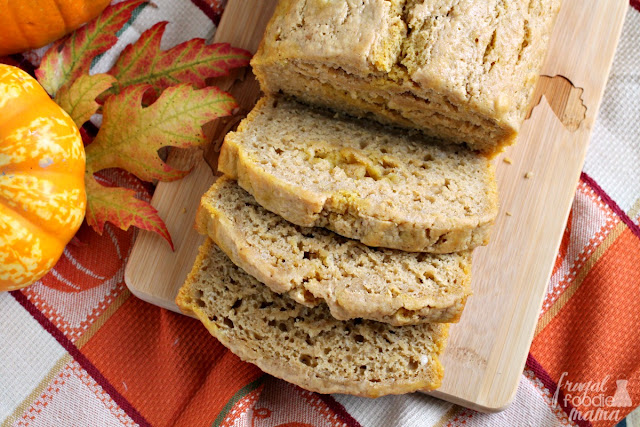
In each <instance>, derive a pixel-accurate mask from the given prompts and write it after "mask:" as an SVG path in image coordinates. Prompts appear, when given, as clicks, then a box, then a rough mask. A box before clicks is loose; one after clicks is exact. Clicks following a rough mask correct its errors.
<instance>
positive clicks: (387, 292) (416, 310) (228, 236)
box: [196, 177, 471, 326]
mask: <svg viewBox="0 0 640 427" xmlns="http://www.w3.org/2000/svg"><path fill="white" fill-rule="evenodd" d="M196 226H197V229H198V231H199V232H200V233H201V234H204V235H208V236H209V237H210V238H211V239H213V240H214V241H215V242H216V244H217V245H218V247H219V248H221V249H222V250H223V251H224V252H225V254H226V255H227V256H228V257H229V258H230V259H231V261H233V263H234V264H236V265H237V266H239V267H241V268H242V269H243V270H244V271H245V272H247V273H248V274H250V275H251V276H253V277H255V278H256V279H257V280H259V281H260V282H262V283H264V284H265V285H267V286H268V287H269V288H270V289H271V290H273V291H274V292H277V293H287V294H288V295H289V296H290V297H291V298H292V299H294V300H295V301H296V302H298V303H301V304H304V305H307V306H314V305H317V304H318V303H322V302H325V303H326V304H327V305H328V306H329V308H330V310H331V314H332V315H333V317H335V318H336V319H339V320H348V319H355V318H363V319H370V320H376V321H379V322H384V323H389V324H391V325H395V326H400V325H413V324H420V323H426V322H455V321H457V320H458V319H459V318H460V315H461V314H462V311H463V310H464V306H465V303H466V299H467V297H468V296H469V295H470V294H471V287H470V285H471V253H470V252H464V253H456V254H446V255H433V254H421V253H406V252H401V251H395V250H389V249H375V248H369V247H367V246H365V245H363V244H361V243H358V242H356V241H353V240H347V239H343V238H341V237H340V236H337V235H335V234H334V233H331V232H330V231H327V230H324V229H318V228H304V227H297V226H294V225H293V224H291V223H289V222H287V221H285V220H283V219H282V218H280V217H279V216H277V215H275V214H272V213H271V212H268V211H266V210H265V209H263V208H262V207H260V206H259V205H258V204H257V203H256V202H255V200H254V199H253V198H251V196H249V195H248V194H247V193H246V192H244V191H243V190H241V189H240V188H239V187H238V185H237V184H236V183H235V182H233V181H230V180H229V179H228V178H226V177H222V178H219V179H218V180H217V182H216V183H215V184H214V185H213V186H212V187H211V189H210V190H209V191H208V192H207V193H206V194H205V195H204V196H203V198H202V203H201V206H200V208H199V210H198V215H197V219H196Z"/></svg>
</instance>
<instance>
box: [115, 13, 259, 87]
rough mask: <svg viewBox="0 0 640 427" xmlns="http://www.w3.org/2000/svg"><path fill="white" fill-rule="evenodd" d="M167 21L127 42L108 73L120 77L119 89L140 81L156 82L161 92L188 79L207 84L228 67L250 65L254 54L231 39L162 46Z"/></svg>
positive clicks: (155, 84) (195, 84)
mask: <svg viewBox="0 0 640 427" xmlns="http://www.w3.org/2000/svg"><path fill="white" fill-rule="evenodd" d="M167 24H168V22H158V23H157V24H155V25H154V26H153V27H151V28H150V29H148V30H147V31H145V32H144V33H142V35H141V36H140V38H139V39H138V41H136V42H135V43H133V44H130V45H129V46H127V47H126V48H125V49H124V51H123V52H122V53H121V54H120V57H119V58H118V61H117V62H116V63H115V65H114V66H113V68H112V69H111V70H110V71H109V74H111V75H113V76H115V77H116V78H117V79H118V89H117V90H121V88H124V87H126V86H131V85H135V84H139V83H147V84H150V85H151V86H153V89H154V90H155V94H156V95H159V94H160V93H161V92H162V91H163V90H164V89H166V88H168V87H169V86H172V85H176V84H179V83H189V84H191V85H192V86H194V87H197V88H202V87H205V85H206V84H205V79H207V78H210V77H220V76H226V75H228V74H229V70H231V69H233V68H237V67H244V66H246V65H249V60H250V59H251V54H250V53H249V52H248V51H246V50H244V49H237V48H234V47H231V45H229V44H228V43H217V44H211V45H207V44H205V40H204V39H192V40H188V41H186V42H184V43H181V44H179V45H177V46H174V47H172V48H171V49H169V50H166V51H162V50H160V41H161V40H162V35H163V34H164V30H165V28H166V26H167Z"/></svg>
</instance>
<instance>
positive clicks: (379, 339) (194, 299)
mask: <svg viewBox="0 0 640 427" xmlns="http://www.w3.org/2000/svg"><path fill="white" fill-rule="evenodd" d="M176 302H177V303H178V305H179V307H180V308H181V309H182V310H183V311H185V312H187V313H193V314H195V315H196V316H197V317H198V318H199V319H200V320H201V321H202V322H203V323H204V324H205V326H206V327H207V328H208V329H209V331H210V332H211V333H212V334H213V335H214V336H215V337H216V338H217V339H218V340H219V341H220V342H221V343H222V344H223V345H225V346H226V347H227V348H229V349H230V350H231V351H232V352H234V353H235V354H237V355H238V356H239V357H240V358H242V359H243V360H245V361H248V362H251V363H254V364H256V365H257V366H258V367H260V368H261V369H262V370H264V371H265V372H267V373H269V374H271V375H274V376H276V377H279V378H282V379H284V380H286V381H289V382H292V383H294V384H297V385H299V386H301V387H303V388H305V389H308V390H312V391H316V392H319V393H349V394H355V395H360V396H367V397H377V396H381V395H385V394H401V393H408V392H412V391H416V390H420V389H422V390H426V389H433V388H437V387H438V386H439V385H440V383H441V381H442V375H443V370H442V366H441V364H440V362H439V355H440V354H441V353H442V350H443V349H444V346H445V341H446V337H447V334H448V325H447V324H439V323H437V324H431V323H426V324H422V325H416V326H402V327H394V326H390V325H387V324H384V323H379V322H372V321H367V320H359V319H356V320H351V321H339V320H336V319H334V318H333V317H332V316H331V314H330V313H329V310H328V309H327V307H326V306H324V305H320V306H317V307H305V306H302V305H300V304H297V303H296V302H294V301H293V300H291V299H290V298H288V297H287V296H283V295H278V294H276V293H274V292H272V291H270V290H269V289H268V288H266V287H265V286H264V285H262V284H261V283H259V282H258V281H257V280H255V279H254V278H252V277H251V276H249V275H247V274H246V273H244V272H243V271H242V270H241V269H240V268H238V267H236V266H235V265H234V264H233V263H232V262H231V261H230V260H229V259H228V258H227V257H226V256H225V255H224V253H223V252H222V251H221V250H219V249H218V248H217V247H216V246H215V245H214V244H213V243H212V242H211V241H210V240H207V241H206V242H205V243H204V244H203V246H202V247H201V248H200V253H199V255H198V258H197V260H196V263H195V265H194V268H193V270H192V272H191V274H190V275H189V277H188V278H187V281H186V282H185V284H184V286H183V287H182V288H181V289H180V292H179V294H178V297H177V299H176Z"/></svg>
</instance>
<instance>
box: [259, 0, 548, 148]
mask: <svg viewBox="0 0 640 427" xmlns="http://www.w3.org/2000/svg"><path fill="white" fill-rule="evenodd" d="M560 2H561V0H511V1H503V0H483V1H478V0H456V1H453V0H362V1H360V0H359V1H353V0H280V2H279V4H278V7H277V9H276V11H275V14H274V15H273V18H272V19H271V21H270V23H269V25H268V27H267V31H266V33H265V36H264V39H263V41H262V44H261V46H260V48H259V50H258V52H257V54H256V55H255V56H254V58H253V60H252V62H251V63H252V65H253V69H254V72H255V74H256V76H257V77H258V79H259V80H260V84H261V87H262V89H263V90H264V91H265V92H267V93H276V92H278V91H284V92H286V93H288V94H291V95H295V96H296V97H299V98H300V99H303V100H305V101H307V102H310V103H313V104H320V105H325V106H329V107H333V108H335V109H338V110H340V111H345V110H346V111H349V112H351V113H354V114H357V115H359V116H365V115H370V114H372V115H374V116H375V117H376V118H377V119H379V120H381V121H383V122H389V123H396V124H399V125H402V126H406V127H411V128H419V129H422V130H423V131H424V132H425V133H427V134H429V135H432V136H436V137H439V138H443V139H447V140H449V141H452V142H463V141H464V142H466V143H468V145H469V146H470V147H471V148H473V149H476V150H480V151H482V152H484V153H487V154H495V153H496V152H499V151H501V149H502V148H503V147H504V146H506V145H509V144H511V143H513V141H514V139H515V136H516V134H517V132H518V130H519V128H520V125H521V123H522V121H523V120H524V117H525V115H526V113H527V110H528V107H529V104H530V101H531V98H532V95H533V90H534V86H535V84H536V82H537V80H538V76H539V73H540V69H541V66H542V63H543V60H544V57H545V53H546V49H547V45H548V42H549V38H550V34H551V31H552V28H553V24H554V22H555V18H556V15H557V12H558V10H559V8H560Z"/></svg>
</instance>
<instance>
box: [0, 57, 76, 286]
mask: <svg viewBox="0 0 640 427" xmlns="http://www.w3.org/2000/svg"><path fill="white" fill-rule="evenodd" d="M84 170H85V155H84V147H83V145H82V139H81V137H80V132H79V131H78V128H77V127H76V125H75V124H74V123H73V120H71V118H70V117H69V115H68V114H67V113H65V112H64V111H63V110H62V108H60V107H58V105H57V104H56V103H55V102H53V101H52V100H51V98H49V95H47V93H46V92H45V90H44V89H43V88H42V87H41V86H40V85H39V84H38V82H37V81H36V80H35V79H33V78H32V77H31V76H30V75H29V74H27V73H25V72H24V71H22V70H20V69H19V68H16V67H12V66H9V65H3V64H0V291H3V290H12V289H18V288H22V287H25V286H28V285H30V284H31V283H33V282H35V281H36V280H38V279H39V278H41V277H42V276H44V274H45V273H46V272H47V271H49V269H51V267H53V265H54V264H55V263H56V261H57V260H58V258H60V255H62V252H63V251H64V247H65V246H66V245H67V243H68V242H69V241H70V240H71V238H72V237H73V235H74V234H75V233H76V231H77V230H78V227H80V224H81V223H82V219H83V218H84V212H85V206H86V195H85V190H84Z"/></svg>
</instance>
